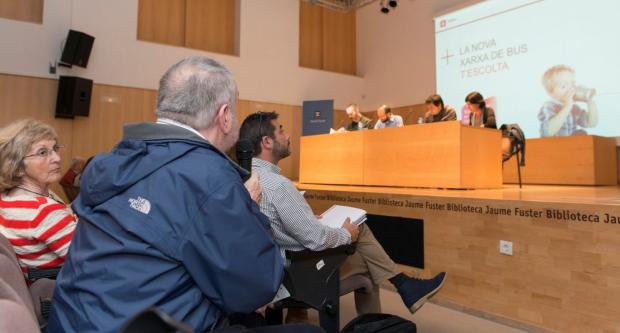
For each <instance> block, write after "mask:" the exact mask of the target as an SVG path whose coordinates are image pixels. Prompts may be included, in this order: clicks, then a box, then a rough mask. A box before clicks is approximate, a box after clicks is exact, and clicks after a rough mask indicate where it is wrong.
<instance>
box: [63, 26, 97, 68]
mask: <svg viewBox="0 0 620 333" xmlns="http://www.w3.org/2000/svg"><path fill="white" fill-rule="evenodd" d="M94 42H95V37H93V36H90V35H87V34H85V33H83V32H80V31H75V30H69V34H68V35H67V41H66V42H65V47H64V49H63V50H62V57H60V62H61V63H63V64H66V65H69V67H71V65H76V66H80V67H84V68H86V65H88V58H89V57H90V51H91V49H92V48H93V43H94Z"/></svg>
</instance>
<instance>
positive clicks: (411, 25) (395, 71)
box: [357, 0, 477, 110]
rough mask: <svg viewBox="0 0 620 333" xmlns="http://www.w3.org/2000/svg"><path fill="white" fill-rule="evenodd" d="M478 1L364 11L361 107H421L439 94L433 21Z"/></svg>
mask: <svg viewBox="0 0 620 333" xmlns="http://www.w3.org/2000/svg"><path fill="white" fill-rule="evenodd" d="M475 2H477V1H472V0H400V1H399V4H398V7H397V8H396V9H395V10H393V11H392V12H390V13H389V14H388V15H385V14H382V13H380V12H379V8H380V7H379V5H378V4H376V3H373V4H371V5H368V6H366V7H364V8H363V9H361V10H359V11H358V13H357V56H358V58H357V62H358V73H359V74H360V75H362V76H363V77H364V87H363V92H362V94H363V95H364V96H365V97H364V98H363V99H362V100H361V101H360V105H361V106H362V109H364V110H372V109H376V108H377V107H379V106H380V105H382V104H387V105H390V106H404V105H412V104H420V103H424V100H425V99H426V97H428V95H430V94H434V93H435V30H434V25H433V17H435V16H438V15H439V14H442V13H445V12H446V11H447V10H452V9H456V8H459V7H462V6H463V5H464V4H472V3H475ZM439 94H441V92H439ZM446 102H448V103H451V102H449V101H446Z"/></svg>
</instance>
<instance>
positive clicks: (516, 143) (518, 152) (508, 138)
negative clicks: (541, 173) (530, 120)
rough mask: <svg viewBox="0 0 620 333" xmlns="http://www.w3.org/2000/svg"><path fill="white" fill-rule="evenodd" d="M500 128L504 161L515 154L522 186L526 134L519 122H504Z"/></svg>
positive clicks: (520, 185)
mask: <svg viewBox="0 0 620 333" xmlns="http://www.w3.org/2000/svg"><path fill="white" fill-rule="evenodd" d="M499 129H500V131H502V163H503V162H506V161H508V160H509V159H510V158H511V157H512V156H515V160H516V161H517V175H518V177H519V188H521V187H522V183H521V167H522V166H525V134H524V133H523V131H522V130H521V127H519V125H517V124H503V125H502V126H500V128H499Z"/></svg>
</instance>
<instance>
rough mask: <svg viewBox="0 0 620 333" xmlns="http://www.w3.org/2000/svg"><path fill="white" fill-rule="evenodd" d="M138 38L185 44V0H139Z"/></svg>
mask: <svg viewBox="0 0 620 333" xmlns="http://www.w3.org/2000/svg"><path fill="white" fill-rule="evenodd" d="M137 37H138V39H139V40H144V41H149V42H155V43H162V44H169V45H176V46H184V45H185V0H139V2H138V36H137Z"/></svg>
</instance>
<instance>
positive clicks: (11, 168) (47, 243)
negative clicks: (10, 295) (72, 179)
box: [0, 119, 76, 279]
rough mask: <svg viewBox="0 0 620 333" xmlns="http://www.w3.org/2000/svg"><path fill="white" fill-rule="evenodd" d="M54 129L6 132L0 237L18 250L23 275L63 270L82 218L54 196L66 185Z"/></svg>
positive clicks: (32, 123)
mask: <svg viewBox="0 0 620 333" xmlns="http://www.w3.org/2000/svg"><path fill="white" fill-rule="evenodd" d="M60 148H62V146H61V145H59V144H58V138H57V135H56V132H55V131H54V129H53V128H52V127H51V126H49V125H47V124H45V123H42V122H40V121H37V120H32V119H25V120H20V121H17V122H14V123H12V124H10V125H8V126H6V127H4V128H1V129H0V233H1V234H2V235H3V236H4V237H6V238H7V239H8V240H9V242H10V243H11V244H12V245H13V249H14V250H15V253H16V254H17V260H18V262H19V264H20V266H21V268H22V271H23V272H24V274H25V275H26V277H27V278H28V277H29V276H30V278H29V279H34V278H33V277H32V275H29V271H39V270H45V269H52V268H57V267H60V266H61V265H62V264H63V262H64V261H65V256H66V254H67V250H68V248H69V244H70V243H71V238H72V236H73V231H74V230H75V226H76V218H75V216H74V214H73V212H72V211H71V210H70V209H69V208H68V207H67V205H65V204H64V203H63V202H62V200H61V199H60V198H59V197H58V196H56V195H55V194H54V193H52V191H51V190H50V185H51V184H53V183H56V182H58V180H60V178H61V176H62V173H61V171H60V155H59V154H58V151H59V149H60Z"/></svg>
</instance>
